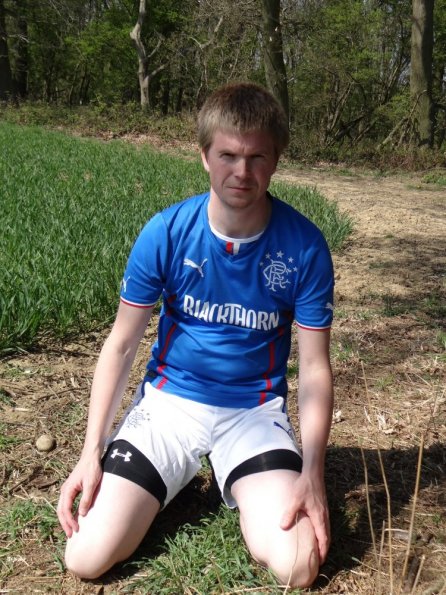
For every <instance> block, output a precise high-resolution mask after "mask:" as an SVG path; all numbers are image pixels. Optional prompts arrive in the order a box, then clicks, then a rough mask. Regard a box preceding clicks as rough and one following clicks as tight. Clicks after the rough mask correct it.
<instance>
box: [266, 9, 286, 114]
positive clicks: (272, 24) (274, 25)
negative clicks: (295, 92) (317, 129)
mask: <svg viewBox="0 0 446 595" xmlns="http://www.w3.org/2000/svg"><path fill="white" fill-rule="evenodd" d="M262 14H263V60H264V65H265V77H266V82H267V85H268V88H269V90H270V91H271V93H272V94H273V95H274V97H275V98H276V99H277V100H278V101H279V103H280V104H281V105H282V107H283V109H284V110H285V113H286V115H287V117H288V116H289V98H288V83H287V76H286V70H285V62H284V59H283V44H282V30H281V26H280V0H262Z"/></svg>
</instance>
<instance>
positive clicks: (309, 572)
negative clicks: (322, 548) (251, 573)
mask: <svg viewBox="0 0 446 595" xmlns="http://www.w3.org/2000/svg"><path fill="white" fill-rule="evenodd" d="M266 566H267V567H268V568H269V569H270V570H271V571H272V572H273V573H274V574H275V575H276V577H277V580H278V581H279V584H280V585H287V586H288V587H292V588H294V589H295V588H301V589H304V588H305V587H309V586H310V585H312V584H313V582H314V581H315V579H316V577H317V575H318V573H319V555H318V552H317V550H316V549H313V550H311V551H310V552H307V553H306V555H305V556H298V557H297V559H296V557H294V559H292V560H291V559H290V557H289V556H282V557H280V558H279V557H276V556H274V557H273V558H272V559H271V560H270V561H269V563H267V564H266Z"/></svg>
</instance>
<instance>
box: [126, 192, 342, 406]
mask: <svg viewBox="0 0 446 595" xmlns="http://www.w3.org/2000/svg"><path fill="white" fill-rule="evenodd" d="M269 199H270V200H271V201H272V209H271V217H270V221H269V223H268V225H267V227H266V229H265V230H264V232H263V233H262V234H261V235H260V236H259V237H258V238H257V239H256V240H255V241H251V242H248V243H242V244H240V247H239V249H238V250H237V253H235V252H234V250H233V246H232V244H231V242H230V241H225V240H223V239H221V238H220V237H217V235H216V234H215V233H213V231H212V230H211V228H210V225H209V221H208V215H207V206H208V202H209V193H206V194H202V195H199V196H195V197H192V198H189V199H187V200H185V201H183V202H181V203H178V204H175V205H173V206H171V207H169V208H167V209H166V210H164V211H162V212H161V213H158V214H157V215H155V216H154V217H153V218H152V219H151V220H150V221H149V222H148V223H147V224H146V225H145V227H144V228H143V230H142V232H141V234H140V235H139V237H138V239H137V240H136V242H135V244H134V247H133V249H132V251H131V254H130V257H129V260H128V264H127V268H126V271H125V274H124V278H123V282H122V287H121V300H122V301H123V302H125V303H126V304H130V305H132V306H135V307H150V306H151V305H154V304H155V303H156V302H157V301H158V299H159V298H160V297H162V302H163V303H162V309H161V314H160V319H159V328H158V340H157V342H156V343H155V345H154V346H153V350H152V356H151V358H150V360H149V362H148V364H147V377H148V379H149V381H150V382H151V383H152V384H153V385H154V386H155V387H157V388H159V389H161V390H165V391H167V392H170V393H173V394H176V395H179V396H182V397H185V398H188V399H192V400H195V401H199V402H203V403H208V404H210V405H216V406H222V407H255V406H257V405H259V404H262V403H264V402H265V401H268V400H270V399H273V398H274V397H276V396H283V397H286V392H287V383H286V370H287V360H288V356H289V352H290V346H291V327H292V324H293V321H294V320H295V321H297V324H298V325H299V326H301V327H303V328H306V329H313V330H315V331H318V330H324V329H327V328H329V327H330V325H331V322H332V317H333V287H334V278H333V266H332V260H331V256H330V252H329V249H328V246H327V244H326V241H325V239H324V237H323V235H322V233H321V232H320V231H319V229H318V228H317V227H316V226H315V225H314V224H313V223H312V222H310V221H309V220H308V219H307V218H305V217H304V216H303V215H302V214H300V213H299V212H297V211H296V210H295V209H294V208H292V207H291V206H290V205H287V204H286V203H284V202H282V201H280V200H279V199H277V198H274V197H272V196H269Z"/></svg>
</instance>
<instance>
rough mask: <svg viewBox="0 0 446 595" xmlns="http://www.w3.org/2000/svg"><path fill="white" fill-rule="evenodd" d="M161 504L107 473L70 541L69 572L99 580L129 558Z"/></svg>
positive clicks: (134, 486)
mask: <svg viewBox="0 0 446 595" xmlns="http://www.w3.org/2000/svg"><path fill="white" fill-rule="evenodd" d="M159 508H160V504H159V502H158V500H157V499H156V498H155V497H154V496H152V495H151V494H150V493H149V492H147V491H146V490H145V489H143V488H142V487H141V486H139V485H137V484H136V483H133V482H131V481H129V480H127V479H124V478H123V477H119V476H117V475H112V474H110V473H104V475H103V477H102V482H101V484H100V486H99V490H98V493H97V495H96V498H95V501H94V504H93V506H92V508H91V509H90V510H89V512H88V514H87V515H86V516H85V517H79V531H78V532H77V533H74V534H73V535H72V537H71V538H70V539H68V541H67V547H66V551H65V562H66V566H67V568H68V569H69V570H70V571H71V572H73V573H74V574H76V575H77V576H79V577H81V578H86V579H93V578H97V577H98V576H100V575H101V574H103V573H104V572H106V571H107V570H109V569H110V568H111V567H112V566H113V565H114V564H116V563H117V562H120V561H122V560H125V559H126V558H128V557H129V556H130V555H131V554H132V553H133V552H134V551H135V549H136V548H137V547H138V545H139V544H140V543H141V541H142V539H143V537H144V535H145V534H146V532H147V531H148V529H149V527H150V525H151V524H152V522H153V520H154V518H155V516H156V514H157V513H158V511H159Z"/></svg>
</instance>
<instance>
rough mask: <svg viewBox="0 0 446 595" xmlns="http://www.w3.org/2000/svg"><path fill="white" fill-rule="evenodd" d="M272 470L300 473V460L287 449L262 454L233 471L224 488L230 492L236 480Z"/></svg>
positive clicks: (294, 453)
mask: <svg viewBox="0 0 446 595" xmlns="http://www.w3.org/2000/svg"><path fill="white" fill-rule="evenodd" d="M273 469H290V470H291V471H297V472H298V473H300V472H301V471H302V459H301V457H300V456H299V455H298V454H297V453H296V452H294V451H293V450H288V449H277V450H270V451H268V452H263V453H261V454H259V455H256V456H255V457H252V458H251V459H248V460H247V461H245V462H244V463H241V465H238V466H237V467H236V468H235V469H233V470H232V471H231V473H230V474H229V476H228V479H227V480H226V487H227V488H228V490H230V489H231V488H232V485H233V483H234V482H236V481H237V479H240V478H241V477H245V475H251V474H252V473H260V472H261V471H272V470H273Z"/></svg>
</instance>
